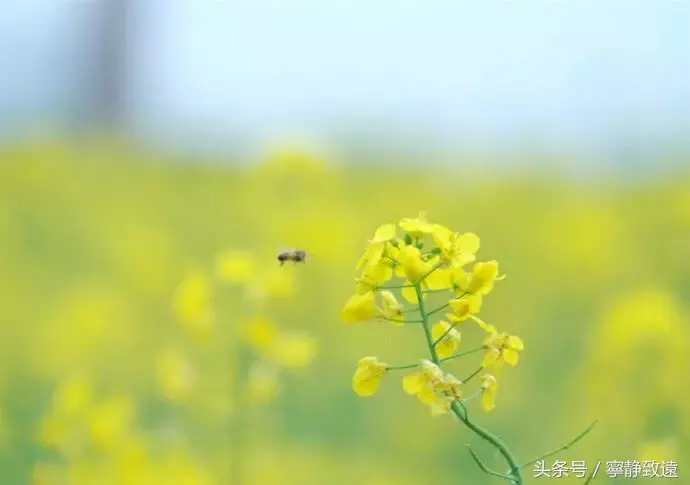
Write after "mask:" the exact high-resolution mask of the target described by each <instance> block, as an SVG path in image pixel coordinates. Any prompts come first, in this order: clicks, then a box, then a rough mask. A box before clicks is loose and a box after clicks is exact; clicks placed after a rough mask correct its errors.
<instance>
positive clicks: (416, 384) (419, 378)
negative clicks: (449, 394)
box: [403, 359, 443, 405]
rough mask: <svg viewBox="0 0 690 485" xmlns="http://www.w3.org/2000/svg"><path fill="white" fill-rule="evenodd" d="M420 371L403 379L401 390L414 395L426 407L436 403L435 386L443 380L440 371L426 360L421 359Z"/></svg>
mask: <svg viewBox="0 0 690 485" xmlns="http://www.w3.org/2000/svg"><path fill="white" fill-rule="evenodd" d="M421 369H422V370H421V371H419V372H414V373H412V374H408V375H406V376H405V377H404V378H403V389H404V390H405V392H406V393H408V394H411V395H416V396H417V397H418V398H419V400H420V401H421V402H422V403H424V404H427V405H431V404H433V403H434V402H435V401H436V389H435V384H436V383H437V382H438V381H440V380H441V379H443V372H442V371H441V369H440V368H439V367H438V366H437V365H436V364H434V363H433V362H430V361H428V360H425V359H422V361H421Z"/></svg>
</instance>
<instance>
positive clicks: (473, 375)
mask: <svg viewBox="0 0 690 485" xmlns="http://www.w3.org/2000/svg"><path fill="white" fill-rule="evenodd" d="M482 369H484V367H480V368H479V369H477V370H476V371H474V372H473V373H471V374H470V375H469V376H467V377H465V378H464V379H462V380H461V381H460V382H462V383H463V384H466V383H467V382H469V381H470V380H472V378H473V377H475V376H476V375H477V374H479V373H480V372H481V371H482Z"/></svg>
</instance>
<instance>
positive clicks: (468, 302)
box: [448, 295, 482, 322]
mask: <svg viewBox="0 0 690 485" xmlns="http://www.w3.org/2000/svg"><path fill="white" fill-rule="evenodd" d="M448 303H449V304H450V307H451V308H452V309H453V316H454V317H455V319H456V320H457V321H458V322H463V321H465V320H467V319H468V318H470V317H471V316H472V315H474V314H475V313H479V310H480V309H481V307H482V297H481V295H466V296H463V297H462V298H459V299H454V300H450V301H449V302H448Z"/></svg>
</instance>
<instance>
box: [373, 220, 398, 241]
mask: <svg viewBox="0 0 690 485" xmlns="http://www.w3.org/2000/svg"><path fill="white" fill-rule="evenodd" d="M395 231H396V228H395V224H383V225H382V226H380V227H379V228H378V229H376V232H375V233H374V238H373V239H372V240H371V242H372V243H382V242H386V241H390V240H391V239H394V238H395Z"/></svg>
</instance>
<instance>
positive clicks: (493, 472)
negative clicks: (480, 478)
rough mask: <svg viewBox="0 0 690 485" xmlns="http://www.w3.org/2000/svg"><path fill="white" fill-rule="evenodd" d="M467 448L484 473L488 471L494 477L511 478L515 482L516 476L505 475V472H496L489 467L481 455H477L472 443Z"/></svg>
mask: <svg viewBox="0 0 690 485" xmlns="http://www.w3.org/2000/svg"><path fill="white" fill-rule="evenodd" d="M467 450H468V451H469V452H470V455H472V458H474V462H475V463H476V464H477V466H478V467H479V468H480V469H481V470H482V471H483V472H484V473H486V474H488V475H492V476H494V477H498V478H502V479H503V480H509V481H511V482H513V481H514V480H515V478H514V477H511V476H510V475H504V474H503V473H498V472H495V471H493V470H491V469H489V467H487V466H486V465H485V464H484V463H483V462H482V461H481V460H480V459H479V457H478V456H477V454H476V453H475V452H474V450H473V449H472V447H471V446H470V445H467Z"/></svg>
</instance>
